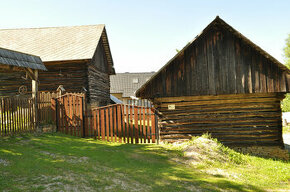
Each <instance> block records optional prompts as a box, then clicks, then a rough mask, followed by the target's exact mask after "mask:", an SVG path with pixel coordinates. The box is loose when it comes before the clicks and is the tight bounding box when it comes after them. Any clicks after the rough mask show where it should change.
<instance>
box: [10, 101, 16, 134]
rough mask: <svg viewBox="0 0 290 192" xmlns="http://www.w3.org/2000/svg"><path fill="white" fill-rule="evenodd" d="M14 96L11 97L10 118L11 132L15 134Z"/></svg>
mask: <svg viewBox="0 0 290 192" xmlns="http://www.w3.org/2000/svg"><path fill="white" fill-rule="evenodd" d="M12 99H13V98H10V119H11V132H12V133H13V134H15V126H14V116H13V100H12Z"/></svg>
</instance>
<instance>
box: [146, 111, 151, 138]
mask: <svg viewBox="0 0 290 192" xmlns="http://www.w3.org/2000/svg"><path fill="white" fill-rule="evenodd" d="M146 109H147V113H146V121H147V122H146V135H147V141H148V143H150V140H151V131H150V107H149V106H148V107H147V108H146Z"/></svg>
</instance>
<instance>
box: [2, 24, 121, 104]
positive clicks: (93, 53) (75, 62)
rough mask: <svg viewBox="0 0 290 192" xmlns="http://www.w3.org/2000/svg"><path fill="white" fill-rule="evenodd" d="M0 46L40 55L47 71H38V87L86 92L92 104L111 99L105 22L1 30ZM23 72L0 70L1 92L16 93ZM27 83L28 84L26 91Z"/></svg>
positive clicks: (110, 64) (23, 80) (24, 80)
mask: <svg viewBox="0 0 290 192" xmlns="http://www.w3.org/2000/svg"><path fill="white" fill-rule="evenodd" d="M0 47H3V48H7V49H13V50H17V51H20V52H25V53H30V54H33V55H39V56H40V57H41V59H42V61H43V63H44V64H45V66H46V68H47V69H48V71H44V72H40V73H39V82H40V84H39V90H40V91H55V90H56V89H57V88H58V86H59V85H63V87H64V88H65V90H66V91H68V92H84V91H85V92H86V96H87V97H86V98H87V101H88V102H89V103H90V104H91V105H94V106H100V105H107V104H108V103H109V102H110V77H109V75H112V74H115V70H114V67H113V59H112V55H111V51H110V47H109V42H108V37H107V33H106V29H105V25H86V26H72V27H49V28H29V29H2V30H0ZM28 84H29V80H27V78H26V77H25V74H15V73H8V72H5V73H2V74H0V95H2V96H3V95H15V94H18V91H19V88H20V87H23V86H27V85H28ZM29 90H30V87H28V91H29Z"/></svg>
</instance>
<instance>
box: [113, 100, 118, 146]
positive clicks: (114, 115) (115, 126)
mask: <svg viewBox="0 0 290 192" xmlns="http://www.w3.org/2000/svg"><path fill="white" fill-rule="evenodd" d="M113 117H114V137H115V142H118V140H117V135H118V125H117V105H114V106H113Z"/></svg>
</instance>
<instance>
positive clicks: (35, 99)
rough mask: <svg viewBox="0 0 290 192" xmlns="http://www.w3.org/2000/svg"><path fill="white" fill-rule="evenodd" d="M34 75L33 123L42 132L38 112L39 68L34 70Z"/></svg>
mask: <svg viewBox="0 0 290 192" xmlns="http://www.w3.org/2000/svg"><path fill="white" fill-rule="evenodd" d="M33 76H34V79H32V101H33V104H32V107H33V124H34V128H35V129H36V130H37V131H39V132H41V130H39V126H38V116H37V115H38V113H37V92H38V70H37V69H35V70H33Z"/></svg>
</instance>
